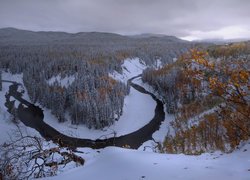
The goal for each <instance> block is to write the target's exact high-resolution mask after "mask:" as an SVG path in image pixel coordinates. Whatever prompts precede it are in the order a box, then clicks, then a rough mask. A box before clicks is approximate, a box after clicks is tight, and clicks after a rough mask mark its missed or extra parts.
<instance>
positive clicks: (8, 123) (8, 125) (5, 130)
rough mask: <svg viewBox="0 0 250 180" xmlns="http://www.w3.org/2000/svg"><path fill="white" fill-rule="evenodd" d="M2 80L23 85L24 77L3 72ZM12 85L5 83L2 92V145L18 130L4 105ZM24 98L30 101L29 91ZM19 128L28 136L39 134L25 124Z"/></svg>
mask: <svg viewBox="0 0 250 180" xmlns="http://www.w3.org/2000/svg"><path fill="white" fill-rule="evenodd" d="M2 80H8V81H15V82H18V83H20V84H23V75H22V74H11V73H9V72H2ZM10 85H11V83H7V82H3V83H2V91H0V132H1V134H0V135H1V136H0V144H3V143H4V142H5V141H7V140H9V139H10V137H11V135H13V133H14V132H15V131H16V130H17V127H16V125H15V124H14V122H12V120H11V119H12V116H11V115H10V114H9V113H8V112H7V108H6V107H5V105H4V103H5V102H6V99H5V94H6V93H7V92H8V91H9V86H10ZM25 92H26V93H25V94H24V98H25V99H27V100H29V98H28V94H27V91H26V89H25ZM18 126H19V127H20V128H21V129H22V130H23V131H25V132H27V133H28V134H32V135H37V136H39V134H38V133H37V132H36V131H35V130H33V129H31V128H28V127H26V126H25V125H24V124H23V123H21V122H19V123H18Z"/></svg>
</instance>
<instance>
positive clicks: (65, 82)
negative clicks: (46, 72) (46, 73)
mask: <svg viewBox="0 0 250 180" xmlns="http://www.w3.org/2000/svg"><path fill="white" fill-rule="evenodd" d="M75 76H76V75H70V76H66V77H64V78H62V77H61V75H60V74H59V75H57V76H53V77H51V78H50V79H49V80H47V83H48V84H49V85H53V84H54V83H55V82H58V83H59V85H60V86H61V87H65V88H67V87H69V86H70V85H71V84H72V83H73V82H74V81H75V78H76V77H75Z"/></svg>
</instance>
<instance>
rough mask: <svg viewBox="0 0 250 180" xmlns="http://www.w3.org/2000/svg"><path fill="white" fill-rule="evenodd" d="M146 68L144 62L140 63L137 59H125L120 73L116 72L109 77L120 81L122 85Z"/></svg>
mask: <svg viewBox="0 0 250 180" xmlns="http://www.w3.org/2000/svg"><path fill="white" fill-rule="evenodd" d="M146 68H147V66H146V65H145V63H144V62H142V61H140V59H139V58H134V59H125V60H124V63H123V64H122V73H121V74H120V73H118V72H116V71H114V72H112V73H110V74H109V75H110V77H112V78H114V79H116V80H118V81H122V82H124V83H126V82H127V80H129V79H130V78H132V77H134V76H137V75H139V74H141V73H142V72H143V70H144V69H146Z"/></svg>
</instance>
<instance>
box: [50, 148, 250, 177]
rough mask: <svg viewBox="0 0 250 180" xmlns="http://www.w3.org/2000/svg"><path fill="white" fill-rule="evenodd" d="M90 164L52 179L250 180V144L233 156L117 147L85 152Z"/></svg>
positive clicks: (84, 156)
mask: <svg viewBox="0 0 250 180" xmlns="http://www.w3.org/2000/svg"><path fill="white" fill-rule="evenodd" d="M82 150H83V151H84V152H85V154H84V155H82V157H83V158H85V159H86V163H85V165H84V166H82V167H78V168H74V169H68V170H66V171H65V172H64V173H61V174H59V175H58V176H55V177H53V178H48V179H52V180H53V179H55V180H56V179H58V180H59V179H60V180H64V179H65V180H66V179H76V180H77V179H103V180H144V179H145V180H166V179H170V180H201V179H202V180H212V179H213V180H222V179H226V180H249V179H250V143H248V144H246V145H245V146H244V147H243V148H241V150H236V151H235V152H233V153H232V154H222V153H220V152H215V153H212V154H211V153H210V154H208V153H205V154H202V155H200V156H187V155H183V154H179V155H174V154H158V153H151V152H143V151H136V150H129V149H122V148H116V147H108V148H105V149H103V150H101V151H100V153H97V152H96V151H93V150H90V149H82Z"/></svg>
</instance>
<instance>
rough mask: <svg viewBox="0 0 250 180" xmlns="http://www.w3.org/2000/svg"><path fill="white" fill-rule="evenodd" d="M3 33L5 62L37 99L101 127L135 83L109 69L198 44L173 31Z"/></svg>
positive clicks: (60, 114) (75, 120)
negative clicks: (155, 33) (172, 34)
mask: <svg viewBox="0 0 250 180" xmlns="http://www.w3.org/2000/svg"><path fill="white" fill-rule="evenodd" d="M0 35H1V37H2V38H1V39H0V41H1V47H0V48H1V53H0V59H1V62H0V67H1V68H2V69H3V70H5V71H10V72H11V73H13V74H15V73H23V81H24V85H25V87H26V88H27V90H28V94H29V96H30V98H31V100H32V102H34V103H35V102H38V103H40V104H41V105H42V106H43V107H46V108H49V109H51V110H52V113H53V114H54V115H55V116H56V117H57V118H58V121H59V122H64V121H66V117H67V118H68V117H70V119H67V120H70V121H71V122H72V124H85V125H86V126H88V127H89V128H96V129H100V128H103V127H105V126H109V125H111V124H112V123H113V122H114V120H117V119H119V117H120V115H121V114H122V108H123V101H124V97H125V96H126V95H127V94H128V93H129V87H127V85H126V84H125V83H122V82H118V81H116V80H114V79H112V77H109V73H112V72H113V71H117V72H121V64H122V63H123V60H124V59H125V58H128V57H131V58H132V57H138V58H140V59H141V60H142V61H144V62H145V63H146V64H148V65H149V66H150V65H154V63H155V62H156V60H157V59H160V60H161V62H162V63H163V64H167V63H171V62H172V61H173V58H176V57H178V56H179V55H180V54H182V53H183V52H186V51H187V50H188V49H189V48H191V47H193V46H194V45H195V44H192V43H188V42H186V41H182V40H179V39H177V38H175V37H168V36H166V37H163V38H157V37H148V38H131V37H126V36H121V35H117V34H110V33H82V34H81V33H80V34H76V35H74V34H66V33H65V34H60V33H49V32H48V33H33V32H29V31H21V30H16V29H3V30H1V32H0ZM61 79H65V81H66V82H65V83H64V84H62V83H61V81H60V80H61ZM66 115H69V116H66Z"/></svg>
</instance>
